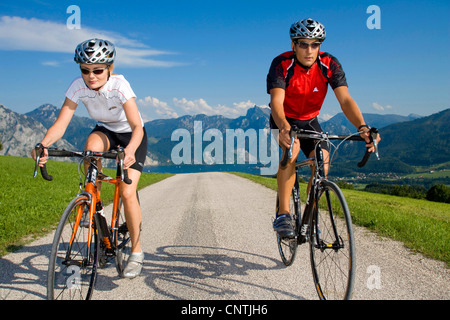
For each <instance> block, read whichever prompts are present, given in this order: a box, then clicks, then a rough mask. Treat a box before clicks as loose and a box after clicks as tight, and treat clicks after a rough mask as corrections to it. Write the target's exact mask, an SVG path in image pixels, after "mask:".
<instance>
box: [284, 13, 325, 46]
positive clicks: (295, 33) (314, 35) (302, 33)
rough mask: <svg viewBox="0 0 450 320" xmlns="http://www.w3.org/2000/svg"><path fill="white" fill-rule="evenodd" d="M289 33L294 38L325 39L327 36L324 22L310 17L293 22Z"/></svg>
mask: <svg viewBox="0 0 450 320" xmlns="http://www.w3.org/2000/svg"><path fill="white" fill-rule="evenodd" d="M289 34H290V36H291V39H292V40H296V39H318V40H320V41H324V40H325V37H326V32H325V27H324V26H323V24H321V23H320V22H319V21H315V20H313V19H310V18H308V19H305V20H301V21H297V22H296V23H294V24H292V26H291V29H290V30H289Z"/></svg>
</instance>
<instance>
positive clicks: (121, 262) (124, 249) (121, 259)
mask: <svg viewBox="0 0 450 320" xmlns="http://www.w3.org/2000/svg"><path fill="white" fill-rule="evenodd" d="M136 198H137V200H138V203H139V204H140V200H139V192H138V191H136ZM118 210H119V212H118V214H117V217H116V223H115V225H116V226H117V227H116V228H114V230H113V241H114V247H115V248H116V254H115V265H116V270H117V273H118V274H119V277H123V270H124V269H125V267H126V264H127V262H128V258H129V257H130V255H131V235H130V232H129V231H128V227H127V223H126V219H125V212H124V210H123V203H122V198H120V199H119V209H118Z"/></svg>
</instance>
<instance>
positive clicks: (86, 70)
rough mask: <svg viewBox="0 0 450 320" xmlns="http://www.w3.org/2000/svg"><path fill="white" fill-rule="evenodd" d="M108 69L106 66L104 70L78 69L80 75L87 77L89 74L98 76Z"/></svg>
mask: <svg viewBox="0 0 450 320" xmlns="http://www.w3.org/2000/svg"><path fill="white" fill-rule="evenodd" d="M108 68H109V66H107V67H106V68H104V69H94V70H89V69H85V68H80V70H81V73H82V74H85V75H88V74H91V73H93V74H96V75H100V74H102V73H103V71H105V70H106V69H108Z"/></svg>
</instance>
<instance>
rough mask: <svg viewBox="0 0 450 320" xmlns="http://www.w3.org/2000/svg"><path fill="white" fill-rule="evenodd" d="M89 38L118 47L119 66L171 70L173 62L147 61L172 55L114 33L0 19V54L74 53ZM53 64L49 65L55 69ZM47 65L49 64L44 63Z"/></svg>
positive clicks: (31, 20) (117, 61)
mask: <svg viewBox="0 0 450 320" xmlns="http://www.w3.org/2000/svg"><path fill="white" fill-rule="evenodd" d="M90 38H104V39H108V40H110V41H112V42H113V43H114V44H115V45H116V47H117V59H116V63H117V64H118V65H122V66H127V67H172V66H176V65H180V63H177V62H173V61H160V60H156V59H150V58H149V57H155V56H160V55H167V54H173V53H171V52H166V51H161V50H152V49H149V48H148V47H147V46H146V45H145V44H143V43H141V42H139V41H137V40H134V39H129V38H127V37H124V36H122V35H120V34H118V33H116V32H110V31H103V30H95V29H92V28H89V27H84V26H83V27H82V28H81V29H78V30H77V29H75V30H69V29H68V28H67V26H66V24H63V23H58V22H53V21H46V20H40V19H36V18H31V19H27V18H22V17H10V16H1V17H0V50H25V51H43V52H60V53H73V52H74V50H75V47H76V46H77V44H79V43H80V42H82V41H84V40H87V39H90ZM55 63H56V62H55V61H52V63H51V64H50V65H53V66H54V65H55ZM46 64H47V65H49V63H48V62H46Z"/></svg>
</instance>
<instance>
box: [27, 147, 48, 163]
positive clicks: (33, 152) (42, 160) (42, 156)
mask: <svg viewBox="0 0 450 320" xmlns="http://www.w3.org/2000/svg"><path fill="white" fill-rule="evenodd" d="M41 146H42V145H41ZM36 150H42V153H41V154H40V157H39V167H41V168H42V167H43V166H44V165H45V164H46V163H47V160H48V149H47V148H45V147H43V146H42V147H41V148H38V147H35V148H33V149H32V150H31V157H32V158H33V160H34V161H36V158H37V157H38V155H37V154H36Z"/></svg>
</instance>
